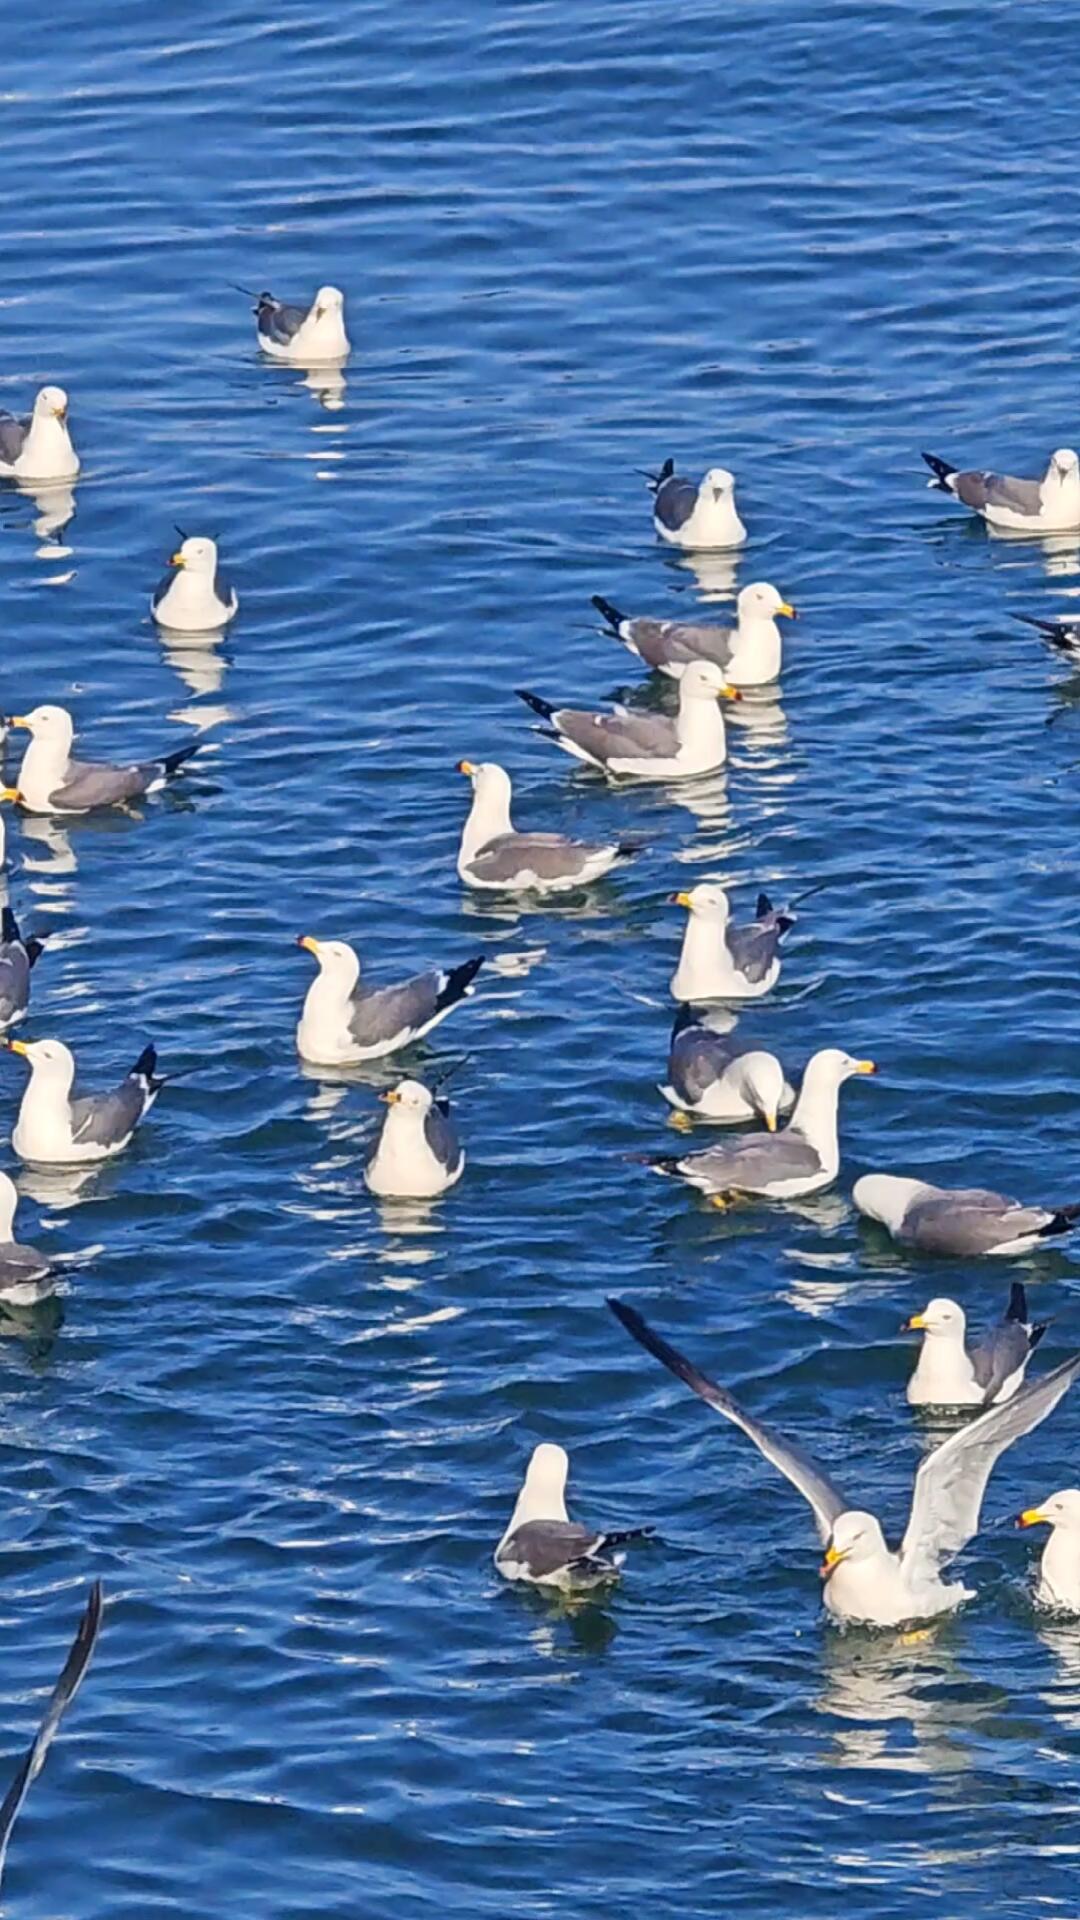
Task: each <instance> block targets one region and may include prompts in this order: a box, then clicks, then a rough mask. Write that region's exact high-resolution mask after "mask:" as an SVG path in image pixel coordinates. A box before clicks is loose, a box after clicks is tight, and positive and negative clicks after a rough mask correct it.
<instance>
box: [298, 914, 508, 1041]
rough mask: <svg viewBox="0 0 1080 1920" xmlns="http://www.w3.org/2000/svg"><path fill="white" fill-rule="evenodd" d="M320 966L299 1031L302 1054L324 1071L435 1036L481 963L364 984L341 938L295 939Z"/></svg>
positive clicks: (480, 960) (465, 995)
mask: <svg viewBox="0 0 1080 1920" xmlns="http://www.w3.org/2000/svg"><path fill="white" fill-rule="evenodd" d="M296 944H297V946H298V947H303V948H304V949H305V950H306V951H307V952H308V953H310V954H311V955H312V956H313V958H314V959H315V960H316V961H317V963H318V968H319V971H318V974H317V976H316V978H315V979H314V981H313V982H312V984H311V986H310V987H309V988H308V991H307V998H306V999H305V1001H304V1010H303V1012H302V1014H301V1016H300V1024H299V1026H298V1027H297V1029H296V1045H297V1050H298V1052H299V1053H300V1054H301V1055H302V1057H303V1058H304V1059H305V1060H310V1061H311V1062H312V1064H313V1065H315V1066H319V1067H347V1066H356V1065H357V1064H358V1063H359V1062H360V1061H362V1060H381V1059H384V1058H385V1056H386V1055H387V1054H390V1053H400V1051H401V1049H402V1047H407V1046H409V1045H410V1043H411V1042H412V1041H413V1040H419V1039H421V1038H422V1037H423V1035H424V1034H425V1033H430V1032H431V1029H432V1028H433V1027H437V1026H438V1025H439V1022H440V1021H441V1020H445V1019H446V1016H447V1014H448V1013H452V1012H453V1010H454V1008H455V1007H456V1006H457V1005H458V1003H459V1001H461V1000H465V999H468V998H470V997H471V995H472V994H473V992H474V991H475V989H474V987H473V985H472V983H473V981H474V979H475V978H476V975H477V974H478V973H479V971H480V969H481V967H482V966H483V964H484V956H483V955H482V954H476V955H474V956H473V958H472V959H471V960H464V961H462V963H461V965H460V966H458V967H453V968H451V970H450V972H449V973H446V972H443V971H442V969H441V968H440V969H439V970H438V971H437V972H436V971H432V972H430V973H418V974H416V975H415V976H414V978H413V979H411V980H405V981H403V982H402V983H401V985H400V986H393V987H361V986H360V984H359V981H360V960H359V957H358V955H357V953H356V949H355V948H354V947H350V946H349V945H348V944H347V943H346V942H345V941H344V940H316V938H315V936H314V935H313V934H310V933H302V934H300V935H299V936H298V938H297V942H296Z"/></svg>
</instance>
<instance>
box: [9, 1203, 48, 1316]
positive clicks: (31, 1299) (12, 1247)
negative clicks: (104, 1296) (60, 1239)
mask: <svg viewBox="0 0 1080 1920" xmlns="http://www.w3.org/2000/svg"><path fill="white" fill-rule="evenodd" d="M18 1204H19V1194H18V1189H17V1188H16V1185H15V1182H14V1180H12V1179H10V1178H9V1176H8V1175H7V1174H6V1173H0V1306H8V1307H34V1306H37V1304H38V1302H39V1301H41V1300H48V1299H49V1297H50V1295H51V1294H52V1291H53V1279H52V1267H51V1266H50V1264H49V1262H48V1260H46V1258H45V1255H44V1254H43V1253H39V1252H38V1250H37V1248H36V1247H24V1246H20V1244H19V1242H18V1241H17V1240H16V1239H15V1237H14V1236H15V1212H16V1208H17V1207H18Z"/></svg>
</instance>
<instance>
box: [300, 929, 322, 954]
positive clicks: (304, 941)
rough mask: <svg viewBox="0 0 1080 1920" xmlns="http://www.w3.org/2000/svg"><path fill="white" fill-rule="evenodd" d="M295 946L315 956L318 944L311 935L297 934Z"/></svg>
mask: <svg viewBox="0 0 1080 1920" xmlns="http://www.w3.org/2000/svg"><path fill="white" fill-rule="evenodd" d="M296 944H297V946H298V947H306V948H307V950H308V952H309V953H315V954H317V953H318V951H319V943H318V941H317V940H316V938H315V935H314V934H313V933H300V934H297V937H296Z"/></svg>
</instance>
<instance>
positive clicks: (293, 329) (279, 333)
mask: <svg viewBox="0 0 1080 1920" xmlns="http://www.w3.org/2000/svg"><path fill="white" fill-rule="evenodd" d="M309 312H310V308H308V307H290V306H288V305H287V304H286V302H285V301H284V300H275V299H274V298H273V296H272V295H270V294H265V295H264V296H263V298H262V299H261V300H260V301H259V308H258V330H259V332H260V333H261V334H264V335H265V336H266V338H267V339H268V340H273V342H274V344H275V345H276V346H279V347H287V346H288V344H289V341H290V340H291V339H292V338H293V335H294V334H297V333H299V331H300V329H301V327H302V326H303V324H304V321H305V320H306V319H307V317H308V313H309Z"/></svg>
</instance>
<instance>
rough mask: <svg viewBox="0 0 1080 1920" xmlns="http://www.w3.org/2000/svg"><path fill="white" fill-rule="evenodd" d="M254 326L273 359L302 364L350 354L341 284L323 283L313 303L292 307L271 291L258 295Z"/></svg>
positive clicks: (329, 361) (313, 364)
mask: <svg viewBox="0 0 1080 1920" xmlns="http://www.w3.org/2000/svg"><path fill="white" fill-rule="evenodd" d="M255 330H256V332H257V334H258V337H259V345H260V347H261V348H262V350H263V352H264V353H265V354H268V355H269V356H270V358H271V359H272V360H291V361H294V362H296V363H297V364H298V365H300V366H305V367H318V366H327V365H332V364H333V363H334V362H335V361H338V360H347V359H348V357H349V351H350V348H349V336H348V334H347V333H346V332H345V295H344V294H343V293H342V291H341V289H340V287H320V288H319V291H318V293H317V294H316V295H315V298H314V300H313V301H312V303H311V305H310V307H291V306H289V305H287V303H286V302H285V301H284V300H275V298H274V296H273V294H272V293H260V294H258V295H257V296H256V306H255Z"/></svg>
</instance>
